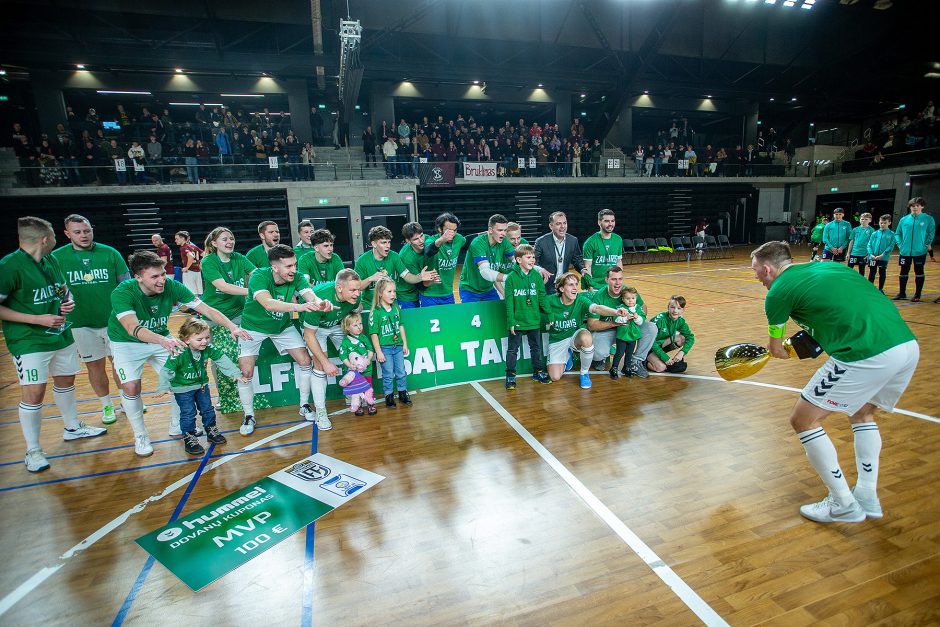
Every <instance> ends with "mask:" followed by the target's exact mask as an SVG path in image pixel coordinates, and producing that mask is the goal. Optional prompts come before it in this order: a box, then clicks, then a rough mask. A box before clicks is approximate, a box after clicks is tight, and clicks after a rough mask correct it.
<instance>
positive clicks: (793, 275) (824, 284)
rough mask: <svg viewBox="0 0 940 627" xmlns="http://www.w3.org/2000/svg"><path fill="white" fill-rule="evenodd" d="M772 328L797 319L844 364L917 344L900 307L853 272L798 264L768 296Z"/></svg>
mask: <svg viewBox="0 0 940 627" xmlns="http://www.w3.org/2000/svg"><path fill="white" fill-rule="evenodd" d="M764 311H765V312H766V313H767V322H768V323H769V324H770V325H771V326H778V327H781V328H782V327H783V326H784V325H786V323H787V319H789V318H793V320H795V321H796V323H797V324H798V325H800V326H801V327H802V328H803V329H805V330H806V332H807V333H809V334H810V335H811V336H812V337H813V339H815V340H816V341H817V342H818V343H819V345H820V346H822V348H823V350H824V351H826V352H827V353H829V355H830V356H832V357H835V358H836V359H839V360H841V361H859V360H861V359H867V358H869V357H873V356H875V355H878V354H880V353H883V352H885V351H886V350H888V349H889V348H893V347H895V346H898V345H900V344H904V343H905V342H909V341H910V340H913V339H915V338H914V334H913V333H911V330H910V329H909V328H908V327H907V324H905V322H904V320H902V319H901V314H899V313H898V310H897V307H895V306H894V303H892V302H891V301H890V300H888V299H887V298H885V297H884V296H883V295H882V294H880V293H878V290H876V289H873V288H872V285H871V283H869V282H868V281H866V280H865V279H864V278H862V276H861V275H859V273H858V272H855V271H854V270H852V269H851V268H849V267H847V266H844V265H842V264H839V263H802V264H794V265H791V266H790V267H788V268H787V269H786V270H784V271H783V272H782V273H781V274H780V276H778V277H777V280H775V281H774V283H773V285H771V286H770V290H768V292H767V300H766V301H765V302H764Z"/></svg>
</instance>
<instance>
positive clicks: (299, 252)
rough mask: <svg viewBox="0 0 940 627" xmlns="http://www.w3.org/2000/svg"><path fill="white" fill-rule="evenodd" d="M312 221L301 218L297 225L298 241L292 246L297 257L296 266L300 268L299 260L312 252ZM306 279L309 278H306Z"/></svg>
mask: <svg viewBox="0 0 940 627" xmlns="http://www.w3.org/2000/svg"><path fill="white" fill-rule="evenodd" d="M313 232H314V228H313V223H312V222H311V221H310V220H301V221H300V224H298V225H297V237H299V238H300V241H299V242H297V245H296V246H294V256H295V257H297V267H298V268H300V261H301V259H303V258H304V256H305V255H306V254H307V253H309V252H313V241H312V238H313ZM307 280H308V281H309V280H310V279H307Z"/></svg>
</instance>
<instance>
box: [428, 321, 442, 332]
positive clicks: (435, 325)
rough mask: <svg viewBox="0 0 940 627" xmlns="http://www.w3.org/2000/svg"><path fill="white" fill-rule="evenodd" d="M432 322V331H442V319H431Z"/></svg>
mask: <svg viewBox="0 0 940 627" xmlns="http://www.w3.org/2000/svg"><path fill="white" fill-rule="evenodd" d="M429 322H430V323H431V333H440V332H441V321H440V320H430V321H429Z"/></svg>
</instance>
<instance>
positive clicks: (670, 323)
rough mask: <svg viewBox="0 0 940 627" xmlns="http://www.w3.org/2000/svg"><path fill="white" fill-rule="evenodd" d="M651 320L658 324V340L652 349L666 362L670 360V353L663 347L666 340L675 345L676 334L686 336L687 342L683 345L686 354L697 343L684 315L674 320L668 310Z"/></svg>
mask: <svg viewBox="0 0 940 627" xmlns="http://www.w3.org/2000/svg"><path fill="white" fill-rule="evenodd" d="M650 322H652V323H653V324H655V325H656V341H655V342H653V347H652V349H651V350H652V351H653V353H654V354H655V355H656V356H657V357H659V358H660V359H662V360H663V361H664V362H665V361H669V355H668V354H666V351H664V350H663V347H662V342H663V341H664V340H669V341H670V342H672V344H673V346H675V343H676V335H679V334H682V337H684V338H685V343H684V344H683V345H682V352H683V353H685V354H686V355H688V354H689V351H690V350H692V347H693V346H694V345H695V335H694V334H693V333H692V329H690V328H689V325H688V323H687V322H686V321H685V318H683V317H682V316H679V317H678V318H676V319H675V320H673V319H672V316H670V315H669V312H668V311H661V312H659V313H658V314H656V315H655V316H653V317H652V318H651V319H650Z"/></svg>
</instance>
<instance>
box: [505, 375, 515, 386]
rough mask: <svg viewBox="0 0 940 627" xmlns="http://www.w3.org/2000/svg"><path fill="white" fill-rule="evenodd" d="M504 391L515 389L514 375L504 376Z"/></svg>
mask: <svg viewBox="0 0 940 627" xmlns="http://www.w3.org/2000/svg"><path fill="white" fill-rule="evenodd" d="M506 389H507V390H515V389H516V375H514V374H507V375H506Z"/></svg>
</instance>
